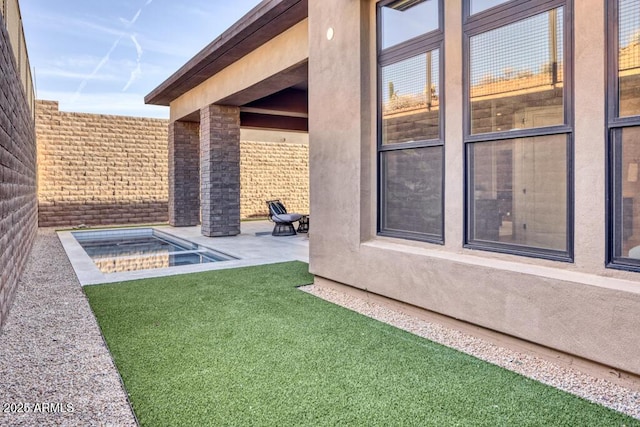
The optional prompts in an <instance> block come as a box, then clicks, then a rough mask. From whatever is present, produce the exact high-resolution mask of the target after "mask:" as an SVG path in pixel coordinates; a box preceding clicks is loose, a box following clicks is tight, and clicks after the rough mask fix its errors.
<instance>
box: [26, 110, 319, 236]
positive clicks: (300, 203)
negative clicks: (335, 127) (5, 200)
mask: <svg viewBox="0 0 640 427" xmlns="http://www.w3.org/2000/svg"><path fill="white" fill-rule="evenodd" d="M168 124H169V123H168V121H167V120H161V119H148V118H138V117H124V116H109V115H97V114H84V113H70V112H62V111H59V108H58V103H57V102H56V101H40V100H38V101H37V102H36V134H37V139H38V203H39V225H40V226H41V227H67V226H78V225H81V224H85V225H91V226H95V225H125V224H142V223H161V222H166V221H167V220H168V197H169V196H168ZM308 158H309V154H308V144H304V143H300V144H294V143H275V142H252V141H243V142H242V143H241V144H240V175H241V183H240V196H241V201H240V203H241V210H240V215H241V217H242V218H253V217H264V216H266V215H267V209H266V204H265V200H268V199H272V198H279V199H281V200H283V201H284V203H285V204H286V206H287V208H289V209H290V210H291V211H299V212H304V213H307V212H308V210H309V161H308ZM193 185H194V186H195V187H196V188H198V189H199V183H198V182H194V183H193Z"/></svg>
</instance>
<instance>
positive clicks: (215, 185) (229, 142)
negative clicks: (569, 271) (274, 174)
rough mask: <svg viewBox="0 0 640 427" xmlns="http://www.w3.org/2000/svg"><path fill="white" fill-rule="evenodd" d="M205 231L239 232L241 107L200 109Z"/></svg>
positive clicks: (213, 233) (212, 234)
mask: <svg viewBox="0 0 640 427" xmlns="http://www.w3.org/2000/svg"><path fill="white" fill-rule="evenodd" d="M200 130H201V132H200V196H201V201H202V205H201V207H202V234H203V235H205V236H209V237H218V236H235V235H236V234H240V109H239V108H238V107H228V106H223V105H213V104H212V105H209V106H207V107H205V108H203V109H201V110H200Z"/></svg>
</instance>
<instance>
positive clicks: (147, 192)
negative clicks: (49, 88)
mask: <svg viewBox="0 0 640 427" xmlns="http://www.w3.org/2000/svg"><path fill="white" fill-rule="evenodd" d="M167 125H168V122H167V121H166V120H159V119H148V118H138V117H123V116H107V115H97V114H82V113H68V112H61V111H59V109H58V103H57V102H54V101H37V103H36V133H37V138H38V161H39V164H38V168H39V170H38V202H39V223H40V226H41V227H50V226H55V227H60V226H77V225H80V224H85V225H106V224H140V223H155V222H166V221H167V217H168V211H167V198H168V195H167V179H168V164H167Z"/></svg>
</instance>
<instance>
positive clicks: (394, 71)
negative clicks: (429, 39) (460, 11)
mask: <svg viewBox="0 0 640 427" xmlns="http://www.w3.org/2000/svg"><path fill="white" fill-rule="evenodd" d="M439 65H440V55H439V51H438V50H437V49H436V50H433V51H430V52H427V53H425V54H421V55H417V56H414V57H412V58H409V59H406V60H404V61H400V62H397V63H395V64H391V65H387V66H385V67H383V68H382V88H381V89H382V144H383V145H386V144H395V143H400V142H411V141H424V140H430V139H438V138H439V137H440V85H439V80H440V79H439V71H438V70H439Z"/></svg>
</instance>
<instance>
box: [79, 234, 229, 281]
mask: <svg viewBox="0 0 640 427" xmlns="http://www.w3.org/2000/svg"><path fill="white" fill-rule="evenodd" d="M71 234H72V235H73V237H74V238H75V239H76V240H77V241H78V243H79V244H80V246H82V248H83V249H84V250H85V252H86V253H87V255H88V256H89V257H90V258H91V259H92V260H93V262H94V263H95V264H96V266H97V267H98V269H99V270H100V271H101V272H103V273H118V272H125V271H138V270H149V269H156V268H166V267H177V266H184V265H193V264H205V263H211V262H220V261H229V260H233V259H236V258H234V257H231V256H229V255H226V254H223V253H220V252H217V251H214V250H212V249H210V248H206V247H204V246H200V245H198V244H195V243H192V242H189V241H188V240H184V239H180V238H178V237H175V236H172V235H171V234H168V233H164V232H162V231H158V230H155V229H152V228H136V229H128V230H122V229H120V230H99V231H74V232H72V233H71Z"/></svg>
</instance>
